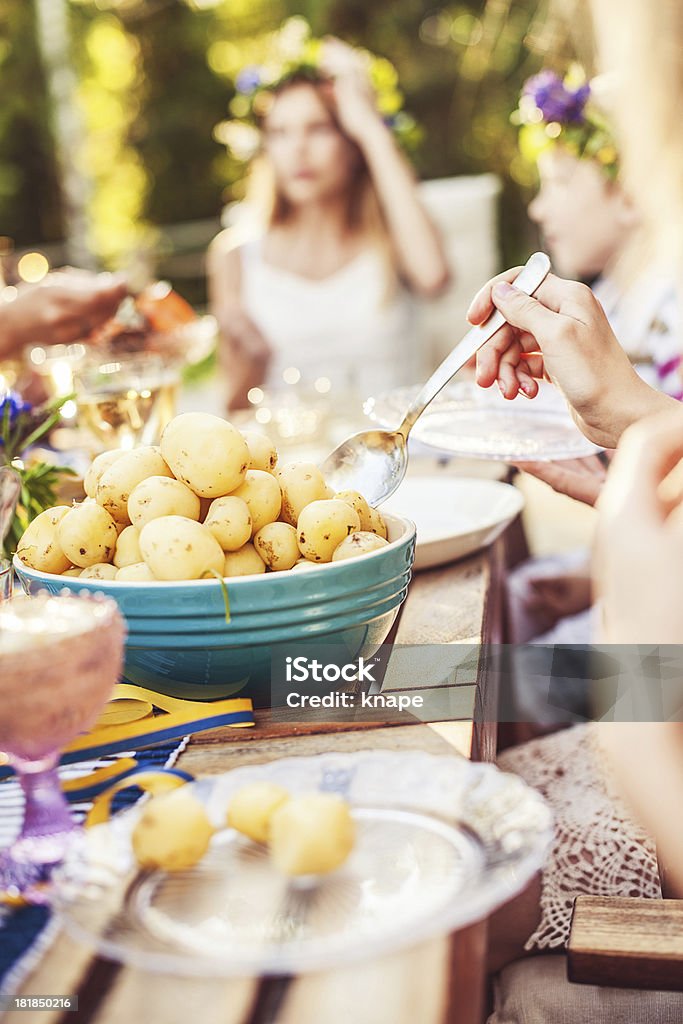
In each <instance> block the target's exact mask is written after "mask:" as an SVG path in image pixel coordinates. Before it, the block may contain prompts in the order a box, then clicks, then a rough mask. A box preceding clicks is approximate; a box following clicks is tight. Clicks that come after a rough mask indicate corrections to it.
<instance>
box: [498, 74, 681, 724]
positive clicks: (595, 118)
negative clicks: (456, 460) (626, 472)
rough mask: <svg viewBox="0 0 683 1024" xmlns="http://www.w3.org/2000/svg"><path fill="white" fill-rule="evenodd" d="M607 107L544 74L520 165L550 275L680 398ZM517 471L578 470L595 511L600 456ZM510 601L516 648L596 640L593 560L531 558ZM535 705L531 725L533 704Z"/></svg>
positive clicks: (532, 83)
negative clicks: (579, 289)
mask: <svg viewBox="0 0 683 1024" xmlns="http://www.w3.org/2000/svg"><path fill="white" fill-rule="evenodd" d="M608 99H609V82H608V80H607V81H606V80H605V79H604V77H603V78H601V79H595V80H594V81H592V82H588V81H587V80H586V77H585V75H584V74H583V72H582V71H581V69H579V68H578V67H577V66H574V67H572V68H571V69H570V71H569V73H568V74H567V75H566V76H565V78H564V79H562V78H561V77H560V76H559V75H557V74H556V73H555V72H554V71H549V70H546V71H541V72H540V73H539V74H537V75H534V76H533V77H532V78H530V79H529V80H528V81H527V82H526V84H525V85H524V88H523V90H522V95H521V98H520V102H519V107H518V109H517V111H515V114H514V115H513V120H514V121H516V122H517V123H519V124H521V127H520V133H519V143H520V150H521V153H522V156H523V157H525V158H526V159H528V160H530V161H532V162H534V163H535V164H536V166H537V169H538V175H539V180H540V187H539V190H538V193H537V195H536V196H535V198H534V199H533V200H532V202H531V203H530V205H529V216H530V217H531V219H532V220H533V221H535V222H536V223H537V224H538V225H539V227H540V229H541V232H542V236H543V239H544V243H545V246H546V248H547V250H548V252H549V253H550V256H551V258H552V261H553V264H554V266H555V267H556V268H557V269H558V270H559V271H560V272H562V273H565V274H567V275H569V276H571V277H573V278H576V279H578V280H582V281H585V282H586V283H587V284H589V285H590V287H591V290H592V291H593V294H594V295H595V296H596V297H597V298H598V300H599V301H600V303H601V305H602V307H603V309H604V310H605V313H606V314H607V318H608V320H609V322H610V324H611V326H612V329H613V330H614V332H615V334H616V336H617V337H618V338H619V341H620V343H621V345H622V347H623V348H624V349H625V351H626V352H627V354H628V356H629V358H630V359H631V361H632V363H633V364H634V366H635V369H636V370H637V372H638V374H639V376H641V377H642V378H643V379H644V380H646V381H647V382H648V383H649V384H651V385H652V387H654V388H657V389H658V390H661V391H663V392H665V393H666V394H669V395H671V396H672V397H675V398H678V399H680V398H683V377H682V376H681V361H682V358H683V356H682V353H683V331H682V325H681V320H680V313H679V305H678V298H677V294H676V289H675V287H674V285H673V282H672V280H671V275H670V274H665V273H662V272H661V270H657V269H656V268H655V267H648V268H647V269H646V270H643V269H642V268H641V269H640V270H639V272H638V273H634V267H633V264H634V263H635V254H636V252H638V255H639V257H642V251H643V239H642V232H641V225H640V216H639V213H638V211H637V208H636V206H635V204H634V203H633V201H632V199H631V197H630V195H629V194H628V192H627V190H626V189H625V188H624V186H623V183H622V181H621V180H620V176H619V161H618V152H617V147H616V144H615V142H614V137H613V129H612V126H611V123H610V119H609V118H608V116H607V115H606V113H605V106H606V105H607V104H606V101H607V100H608ZM641 263H642V260H641ZM521 468H522V469H524V470H526V471H527V472H531V473H532V474H533V475H535V476H538V477H540V478H541V479H542V480H545V481H546V482H548V483H550V484H551V485H556V484H560V485H561V483H562V481H564V480H566V479H567V477H569V476H571V474H572V472H573V473H574V474H575V478H574V484H575V487H576V488H577V493H576V494H575V496H576V497H580V498H581V499H582V500H588V501H589V502H590V503H591V504H593V503H594V501H595V499H596V498H597V495H598V493H599V490H600V487H601V485H602V483H603V481H604V478H605V468H604V466H603V465H602V464H601V463H600V462H599V460H598V459H597V458H596V459H592V460H585V461H582V460H579V461H578V462H577V463H576V464H574V463H572V464H567V465H562V464H560V465H553V464H550V465H549V464H545V463H539V464H524V465H522V466H521ZM509 594H510V601H509V612H510V624H511V638H512V639H513V640H514V641H516V642H519V643H526V642H528V641H530V640H533V642H534V643H539V644H552V643H590V642H591V640H593V639H594V634H595V621H594V620H595V616H594V613H593V611H592V610H591V608H590V603H591V595H590V565H589V558H588V552H586V551H577V552H571V553H567V554H563V555H561V556H548V557H545V558H543V559H532V560H530V561H529V562H527V563H526V564H525V565H523V566H521V567H519V568H518V569H516V570H515V572H514V573H513V574H512V575H511V577H510V580H509ZM521 685H524V681H523V680H522V683H521ZM528 697H529V699H530V700H531V701H532V704H531V705H528V706H527V712H528V713H529V714H530V715H531V716H532V717H533V715H534V712H533V694H532V693H529V694H528ZM536 711H540V709H539V708H537V709H536ZM545 712H546V713H547V712H548V709H547V708H546V709H545Z"/></svg>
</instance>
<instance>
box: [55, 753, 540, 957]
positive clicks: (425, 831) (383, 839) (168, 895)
mask: <svg viewBox="0 0 683 1024" xmlns="http://www.w3.org/2000/svg"><path fill="white" fill-rule="evenodd" d="M255 779H267V780H269V781H275V782H278V783H279V784H281V785H284V786H285V787H286V788H287V789H289V791H290V792H291V793H297V792H298V793H301V792H310V791H311V790H322V791H327V792H334V793H338V794H339V795H341V796H343V797H344V798H345V799H346V800H347V801H348V802H349V804H350V805H351V808H352V813H353V815H354V818H355V821H356V829H357V838H356V845H355V847H354V850H353V852H352V853H351V856H350V857H349V859H348V860H347V862H346V863H345V864H344V865H343V866H342V867H341V868H339V869H338V870H337V871H335V872H333V873H332V874H330V875H326V876H323V877H322V878H320V879H318V880H316V879H310V878H309V881H308V883H307V884H304V885H301V886H297V885H295V884H294V883H290V884H289V885H288V884H287V881H286V879H285V878H284V877H283V876H281V875H279V874H278V873H277V872H276V870H275V868H274V867H273V865H272V863H271V861H270V858H269V857H268V855H267V854H266V853H265V851H264V850H263V849H261V848H259V847H257V846H256V845H255V844H253V843H250V842H249V841H248V840H245V839H243V838H242V837H240V836H238V835H237V834H236V833H235V832H234V831H233V830H231V829H225V828H224V829H223V830H222V831H220V832H218V833H217V834H216V835H215V837H214V839H213V840H212V843H211V847H210V849H209V851H208V853H207V854H206V856H205V857H204V858H203V860H202V861H201V862H200V863H199V864H198V865H197V866H196V867H195V868H192V869H191V870H189V871H179V872H176V873H174V874H170V875H169V874H168V873H166V872H163V871H152V872H141V871H138V870H137V869H136V867H135V863H134V859H133V856H132V851H131V832H132V829H133V827H134V824H135V822H136V821H137V819H138V817H139V815H140V808H139V806H136V807H134V808H132V809H131V810H130V811H127V812H124V813H122V814H118V815H116V817H115V818H114V819H113V820H112V821H111V822H110V823H108V824H105V825H98V826H95V828H93V829H91V830H90V831H88V832H86V833H85V834H84V835H82V836H81V837H80V838H81V842H80V843H76V844H75V845H74V848H73V849H72V851H71V853H70V855H69V856H68V857H67V859H66V861H65V862H64V864H63V865H62V866H61V867H60V868H59V869H58V871H57V872H56V874H55V876H54V884H55V903H56V906H57V908H58V909H59V910H60V911H61V913H62V915H63V918H64V920H65V923H66V927H67V928H68V929H69V930H70V931H71V932H72V934H73V935H75V936H77V937H78V938H79V940H81V941H86V942H89V943H91V944H94V945H95V947H96V948H97V949H98V950H99V951H100V952H101V953H102V954H104V955H105V956H107V957H109V958H112V959H115V960H121V961H124V962H128V963H132V964H134V965H135V967H136V968H138V969H139V970H153V971H164V972H167V973H169V974H185V975H187V974H190V975H213V976H217V975H247V974H283V973H299V972H302V971H312V970H321V969H327V968H337V967H342V966H344V965H345V964H347V963H352V962H355V961H365V960H367V959H368V958H370V957H375V956H381V955H383V954H385V953H388V952H390V951H392V950H396V949H400V948H402V947H405V946H411V945H414V944H415V943H417V942H420V941H423V940H425V939H427V938H430V937H431V936H433V935H438V934H443V933H445V932H449V931H451V930H454V929H456V928H461V927H464V926H465V925H467V924H470V923H471V922H472V921H478V920H481V919H482V918H483V917H486V916H487V915H488V914H489V913H490V912H491V911H492V910H493V909H495V908H496V907H498V906H500V905H501V904H502V903H505V902H507V901H508V900H509V899H511V898H512V897H513V896H515V895H516V894H517V893H519V892H521V890H522V889H523V888H524V886H525V885H526V884H527V883H528V881H529V879H530V878H531V877H532V875H533V874H534V873H535V872H536V871H537V870H538V868H539V867H540V866H541V864H542V863H543V861H544V858H545V854H546V851H547V849H548V846H549V842H550V838H551V835H552V831H551V817H550V812H549V811H548V808H547V806H546V805H545V803H544V802H543V800H542V798H541V797H540V795H539V794H538V793H536V792H535V791H534V790H532V789H531V788H530V787H529V786H527V785H526V783H524V782H523V781H522V779H520V778H519V777H517V776H515V775H506V774H505V773H503V772H501V771H498V769H496V768H494V767H493V766H492V765H484V764H473V763H471V762H470V761H467V760H466V759H465V758H463V757H459V756H455V755H454V756H448V757H444V756H435V755H433V754H427V753H423V752H421V751H400V752H398V751H359V752H357V753H347V754H320V755H317V756H315V757H295V758H287V759H284V760H279V761H274V762H271V763H270V764H261V765H251V766H245V767H243V768H237V769H234V770H233V771H231V772H228V773H226V774H224V775H219V776H216V777H213V778H210V779H202V780H200V781H198V782H196V783H193V784H192V785H193V787H194V789H195V793H196V795H197V798H198V799H200V800H201V801H202V802H203V803H204V804H205V806H206V808H207V813H208V814H209V816H210V817H211V819H212V820H213V821H214V822H215V823H217V824H218V823H219V822H223V823H224V822H225V817H226V809H227V806H228V804H229V801H230V799H231V796H232V794H233V793H234V792H235V791H236V790H237V789H239V788H240V787H241V786H244V785H245V784H246V783H248V782H252V781H254V780H255ZM311 882H312V884H311Z"/></svg>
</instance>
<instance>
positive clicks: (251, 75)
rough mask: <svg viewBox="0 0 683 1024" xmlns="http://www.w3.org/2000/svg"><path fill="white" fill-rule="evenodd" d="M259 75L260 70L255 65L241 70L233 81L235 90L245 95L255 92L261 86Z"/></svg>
mask: <svg viewBox="0 0 683 1024" xmlns="http://www.w3.org/2000/svg"><path fill="white" fill-rule="evenodd" d="M261 74H262V72H261V68H259V67H256V65H255V64H251V65H248V66H247V67H246V68H242V70H241V71H240V73H239V74H238V76H237V78H236V79H235V88H236V89H237V91H238V92H241V93H245V94H246V95H250V94H251V93H252V92H256V90H257V89H258V87H259V86H260V84H261Z"/></svg>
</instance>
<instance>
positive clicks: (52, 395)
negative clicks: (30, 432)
mask: <svg viewBox="0 0 683 1024" xmlns="http://www.w3.org/2000/svg"><path fill="white" fill-rule="evenodd" d="M87 351H88V350H87V348H86V346H85V345H84V344H83V343H82V342H80V341H79V342H73V343H71V344H69V345H45V346H43V345H29V346H28V347H27V348H26V349H25V350H24V357H25V359H26V362H27V364H28V365H29V366H30V368H31V370H32V371H33V373H36V374H37V375H38V376H39V377H40V379H41V381H42V383H43V387H44V389H45V392H46V394H47V397H48V399H49V400H50V401H54V400H55V399H57V398H65V397H66V396H67V395H71V394H73V390H74V375H75V374H76V373H77V372H78V370H79V368H80V367H81V366H82V365H83V363H84V361H85V359H86V356H87ZM61 416H62V420H64V421H67V422H69V423H71V424H73V420H74V417H75V416H76V405H75V403H74V402H73V401H71V400H69V401H68V402H65V404H64V405H63V406H62V409H61Z"/></svg>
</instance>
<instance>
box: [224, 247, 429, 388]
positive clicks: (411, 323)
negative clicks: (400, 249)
mask: <svg viewBox="0 0 683 1024" xmlns="http://www.w3.org/2000/svg"><path fill="white" fill-rule="evenodd" d="M239 252H240V257H241V261H242V301H243V305H244V309H245V311H246V312H247V314H248V315H249V316H250V317H251V319H252V320H253V321H254V323H255V324H256V326H257V327H258V328H259V330H260V331H261V333H262V334H263V336H264V337H265V338H266V339H267V341H268V342H269V343H270V345H271V346H272V348H273V351H274V356H273V360H272V362H271V365H270V368H269V372H268V378H267V380H266V382H265V386H266V387H267V388H281V387H282V386H283V382H284V381H283V374H284V371H285V370H287V369H288V368H290V367H293V368H296V369H298V370H299V371H300V373H301V375H302V380H303V381H305V382H306V381H307V382H310V383H314V382H315V380H316V379H317V378H320V377H327V378H328V379H329V380H330V381H331V384H332V388H333V390H334V391H339V390H340V389H341V390H344V391H353V392H357V393H359V394H361V395H362V396H363V397H367V396H369V395H371V394H375V393H376V392H377V391H379V390H386V389H388V388H392V387H398V386H400V385H404V384H413V383H415V382H417V381H419V380H420V376H421V371H422V365H421V364H422V355H421V351H420V344H419V338H418V336H417V331H416V326H415V310H414V306H413V302H412V300H411V297H410V295H409V294H408V293H407V292H406V291H405V289H403V288H401V287H400V286H397V287H395V288H393V289H392V288H391V287H390V286H389V284H388V281H387V276H388V275H387V272H386V268H385V264H384V261H383V260H382V257H381V255H380V253H379V252H378V251H377V250H375V249H374V248H371V247H368V248H367V249H365V250H363V251H362V252H361V253H360V254H359V255H358V256H356V257H355V258H354V259H353V260H351V261H350V262H349V263H347V264H346V266H344V267H342V268H341V269H340V270H338V271H337V272H336V273H334V274H331V275H329V276H328V277H326V278H323V279H322V280H317V281H315V280H311V279H309V278H306V277H302V276H301V275H300V274H295V273H293V272H291V271H288V270H283V269H282V268H281V267H275V266H272V265H271V264H269V263H267V262H266V261H265V259H264V258H263V248H262V241H261V240H258V241H252V242H248V243H246V244H245V245H243V246H241V247H240V249H239Z"/></svg>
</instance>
